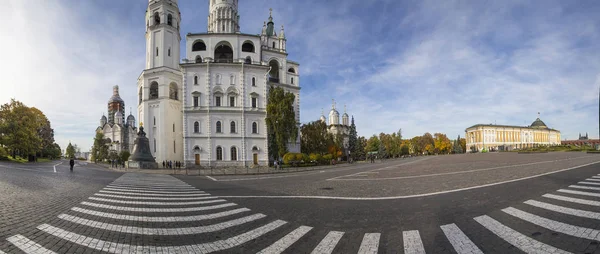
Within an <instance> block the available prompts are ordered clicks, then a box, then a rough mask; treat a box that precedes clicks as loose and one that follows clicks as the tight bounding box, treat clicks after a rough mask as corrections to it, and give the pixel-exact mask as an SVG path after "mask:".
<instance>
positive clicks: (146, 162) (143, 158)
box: [127, 123, 158, 169]
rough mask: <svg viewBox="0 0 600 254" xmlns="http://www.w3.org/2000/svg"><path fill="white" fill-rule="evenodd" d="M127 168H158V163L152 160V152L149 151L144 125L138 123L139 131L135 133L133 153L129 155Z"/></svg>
mask: <svg viewBox="0 0 600 254" xmlns="http://www.w3.org/2000/svg"><path fill="white" fill-rule="evenodd" d="M127 167H128V168H146V169H155V168H158V163H156V161H155V160H154V157H153V156H152V153H150V142H149V141H148V138H147V137H146V133H145V132H144V126H143V124H142V123H140V131H139V132H138V134H137V138H136V139H135V143H134V145H133V154H132V155H131V157H129V161H128V162H127Z"/></svg>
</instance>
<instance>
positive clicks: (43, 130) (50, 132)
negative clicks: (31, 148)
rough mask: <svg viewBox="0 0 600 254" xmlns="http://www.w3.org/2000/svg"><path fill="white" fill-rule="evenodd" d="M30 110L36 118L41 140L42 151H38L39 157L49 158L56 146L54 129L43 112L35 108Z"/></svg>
mask: <svg viewBox="0 0 600 254" xmlns="http://www.w3.org/2000/svg"><path fill="white" fill-rule="evenodd" d="M30 110H31V112H32V113H33V114H34V116H35V125H36V126H37V133H38V135H39V137H40V139H41V143H40V150H39V151H38V153H39V156H40V157H46V156H48V154H47V152H49V150H52V149H53V146H54V129H52V127H51V125H50V121H49V120H48V118H47V117H46V115H44V113H43V112H42V111H41V110H39V109H37V108H35V107H32V108H30ZM50 152H51V151H50Z"/></svg>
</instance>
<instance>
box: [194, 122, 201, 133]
mask: <svg viewBox="0 0 600 254" xmlns="http://www.w3.org/2000/svg"><path fill="white" fill-rule="evenodd" d="M194 133H200V123H198V122H195V123H194Z"/></svg>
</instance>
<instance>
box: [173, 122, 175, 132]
mask: <svg viewBox="0 0 600 254" xmlns="http://www.w3.org/2000/svg"><path fill="white" fill-rule="evenodd" d="M173 132H175V124H173Z"/></svg>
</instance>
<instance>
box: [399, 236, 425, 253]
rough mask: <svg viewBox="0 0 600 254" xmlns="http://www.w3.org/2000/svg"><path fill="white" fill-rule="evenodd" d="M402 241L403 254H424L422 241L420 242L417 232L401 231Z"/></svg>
mask: <svg viewBox="0 0 600 254" xmlns="http://www.w3.org/2000/svg"><path fill="white" fill-rule="evenodd" d="M402 239H403V241H404V253H405V254H424V253H425V248H424V247H423V241H421V235H420V234H419V231H418V230H411V231H403V232H402Z"/></svg>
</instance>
